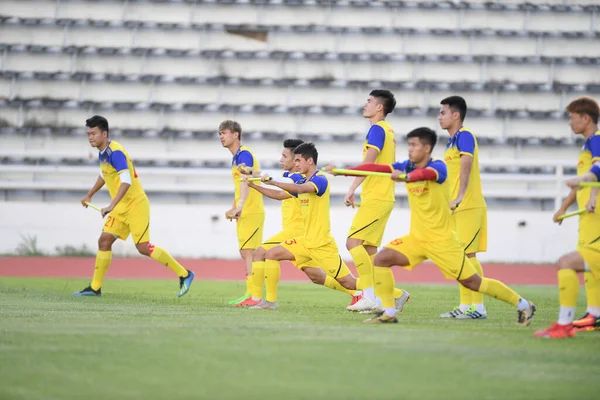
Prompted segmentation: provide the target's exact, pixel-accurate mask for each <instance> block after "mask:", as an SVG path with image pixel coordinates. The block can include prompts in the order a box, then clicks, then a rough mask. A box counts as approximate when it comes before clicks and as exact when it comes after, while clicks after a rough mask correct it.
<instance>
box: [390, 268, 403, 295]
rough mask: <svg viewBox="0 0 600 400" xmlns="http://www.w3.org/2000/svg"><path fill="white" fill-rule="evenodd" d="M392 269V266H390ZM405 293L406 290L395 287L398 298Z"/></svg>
mask: <svg viewBox="0 0 600 400" xmlns="http://www.w3.org/2000/svg"><path fill="white" fill-rule="evenodd" d="M390 271H391V268H390ZM403 294H404V290H402V289H398V288H397V287H395V288H394V298H395V299H397V298H398V297H402V295H403Z"/></svg>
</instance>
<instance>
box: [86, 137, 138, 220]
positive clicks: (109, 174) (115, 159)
mask: <svg viewBox="0 0 600 400" xmlns="http://www.w3.org/2000/svg"><path fill="white" fill-rule="evenodd" d="M98 160H99V161H100V170H101V172H102V178H103V179H104V183H105V184H106V188H107V189H108V193H110V197H111V198H113V199H114V198H115V196H116V195H117V192H118V191H119V187H120V186H121V174H129V176H130V177H131V186H129V189H128V190H127V193H125V196H123V198H122V199H121V201H120V202H119V204H117V206H116V207H115V209H114V210H113V213H117V214H118V213H122V212H125V211H127V210H128V207H129V205H130V204H132V203H134V202H135V201H136V200H138V199H140V198H143V197H146V192H144V189H143V188H142V184H141V183H140V179H139V177H138V174H137V172H136V171H135V167H134V166H133V162H132V161H131V158H129V154H127V151H125V148H123V146H121V145H120V144H119V143H117V142H114V141H110V142H108V146H107V147H106V149H104V151H101V152H100V153H99V154H98Z"/></svg>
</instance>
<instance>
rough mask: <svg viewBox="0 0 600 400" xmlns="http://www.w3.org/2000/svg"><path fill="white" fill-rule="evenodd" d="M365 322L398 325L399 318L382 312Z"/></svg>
mask: <svg viewBox="0 0 600 400" xmlns="http://www.w3.org/2000/svg"><path fill="white" fill-rule="evenodd" d="M363 322H364V323H365V324H397V323H398V318H396V317H395V316H394V317H390V316H388V315H387V314H386V313H384V312H381V313H379V314H377V315H376V316H374V317H372V318H369V319H365V320H364V321H363Z"/></svg>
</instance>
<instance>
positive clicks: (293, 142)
mask: <svg viewBox="0 0 600 400" xmlns="http://www.w3.org/2000/svg"><path fill="white" fill-rule="evenodd" d="M302 143H304V140H302V139H285V140H284V141H283V147H284V148H286V149H290V150H292V152H293V151H294V149H295V148H296V147H298V146H300V145H301V144H302Z"/></svg>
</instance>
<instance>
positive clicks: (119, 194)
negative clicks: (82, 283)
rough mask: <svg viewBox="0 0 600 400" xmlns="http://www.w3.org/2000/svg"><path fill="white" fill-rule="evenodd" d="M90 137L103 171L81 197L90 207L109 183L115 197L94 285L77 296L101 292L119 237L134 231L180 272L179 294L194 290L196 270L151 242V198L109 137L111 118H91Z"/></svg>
mask: <svg viewBox="0 0 600 400" xmlns="http://www.w3.org/2000/svg"><path fill="white" fill-rule="evenodd" d="M85 124H86V126H87V128H88V131H87V134H88V141H89V142H90V145H91V146H92V147H95V148H97V149H98V150H99V152H100V153H99V155H98V158H99V160H100V170H101V174H100V176H99V177H98V179H97V180H96V184H95V185H94V186H93V187H92V189H91V190H90V191H89V192H88V194H87V195H86V196H85V197H84V198H83V199H81V204H82V205H83V206H84V207H87V204H86V202H88V203H89V202H91V200H92V196H94V194H95V193H96V192H97V191H98V190H100V189H101V188H102V186H104V184H106V187H107V188H108V192H109V193H110V197H111V198H112V201H111V203H110V205H109V206H108V207H104V208H103V209H102V217H103V218H104V217H106V223H105V224H104V228H103V229H102V234H101V235H100V239H99V240H98V254H97V255H96V266H95V268H94V277H93V278H92V283H91V284H90V286H88V287H86V288H85V289H83V290H82V291H80V292H75V293H73V295H74V296H101V295H102V281H103V280H104V275H105V274H106V271H107V270H108V267H109V265H110V261H111V259H112V250H111V249H112V245H113V243H114V242H115V240H117V239H122V240H126V239H127V237H128V236H129V234H131V236H132V238H133V241H134V243H135V247H136V248H137V249H138V251H139V252H140V254H143V255H145V256H148V257H151V258H152V259H154V260H156V261H158V262H159V263H161V264H162V265H164V266H165V267H167V268H169V269H170V270H171V271H173V272H174V273H176V274H177V276H179V294H178V295H179V296H180V297H181V296H183V295H184V294H186V293H187V292H188V290H190V285H191V284H192V281H193V280H194V273H193V272H192V271H188V270H186V269H185V268H183V267H182V266H181V264H179V263H178V262H177V261H176V260H175V259H174V258H173V257H172V256H171V255H170V254H169V252H167V251H166V250H164V249H162V248H160V247H158V246H156V245H153V244H151V243H150V202H149V201H148V197H146V192H144V189H143V188H142V185H141V184H140V179H139V177H138V175H137V173H136V171H135V167H134V166H133V163H132V162H131V159H130V158H129V154H127V151H125V149H124V148H123V146H121V145H120V144H119V143H117V142H115V141H111V140H110V138H109V130H108V129H109V128H108V121H107V120H106V118H104V117H101V116H99V115H94V116H93V117H91V118H89V119H87V120H86V121H85Z"/></svg>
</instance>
